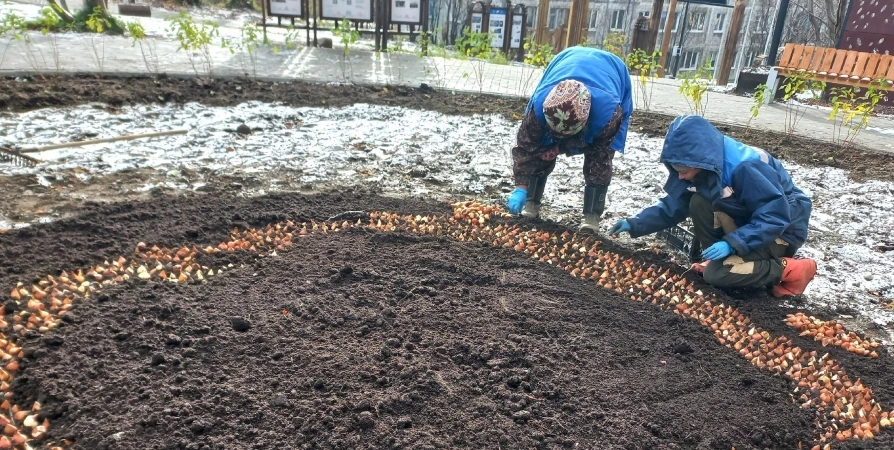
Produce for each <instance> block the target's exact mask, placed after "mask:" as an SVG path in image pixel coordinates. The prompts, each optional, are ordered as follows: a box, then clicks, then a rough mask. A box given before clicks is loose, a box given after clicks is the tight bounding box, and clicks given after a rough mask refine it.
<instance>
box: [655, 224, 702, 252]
mask: <svg viewBox="0 0 894 450" xmlns="http://www.w3.org/2000/svg"><path fill="white" fill-rule="evenodd" d="M658 236H659V237H660V238H662V239H664V240H665V241H667V243H668V244H670V245H671V246H672V247H674V248H676V249H677V250H680V251H681V252H683V253H686V254H687V255H689V259H691V260H692V261H698V260H700V259H701V246H700V245H699V244H698V240H696V239H695V235H694V234H692V232H691V231H689V230H687V229H685V228H683V227H681V226H679V225H674V226H672V227H670V228H665V229H663V230H661V231H659V232H658Z"/></svg>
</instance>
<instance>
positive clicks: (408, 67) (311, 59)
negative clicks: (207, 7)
mask: <svg viewBox="0 0 894 450" xmlns="http://www.w3.org/2000/svg"><path fill="white" fill-rule="evenodd" d="M35 1H36V0H35ZM38 9H39V8H38V7H37V6H34V5H31V4H25V3H18V4H16V3H12V4H5V5H0V15H2V14H6V12H7V11H16V12H17V13H19V14H22V15H29V14H36V12H37V10H38ZM113 10H114V8H113ZM171 14H172V13H171V12H169V11H155V12H153V15H154V17H152V18H141V19H137V18H131V17H125V18H124V19H125V20H140V21H141V23H143V24H144V26H145V28H146V30H147V35H149V38H148V39H147V40H146V41H145V42H143V44H142V51H141V46H140V45H139V44H137V45H135V44H134V43H133V42H132V41H131V40H130V39H128V38H125V37H114V36H91V35H84V34H75V33H63V34H55V35H50V36H43V35H41V34H40V33H32V34H31V35H30V42H20V41H15V40H9V39H3V40H2V41H0V75H7V76H9V75H23V74H33V73H35V72H38V73H41V74H43V75H52V74H54V73H86V72H90V73H95V72H103V73H104V74H106V75H113V74H120V75H126V74H146V73H167V74H168V75H173V76H195V75H201V76H207V75H209V74H211V75H214V76H246V75H247V76H254V77H257V78H260V79H270V80H303V81H313V82H352V83H357V84H377V85H408V86H418V85H419V84H421V83H427V84H428V85H430V86H433V87H437V88H440V89H446V90H451V91H457V92H481V93H490V94H498V95H509V96H528V95H530V93H531V92H532V91H533V89H534V87H535V86H536V84H537V81H538V80H539V77H540V74H541V71H540V70H538V69H533V68H530V67H525V66H521V65H497V64H490V63H486V62H483V61H462V60H459V59H452V58H447V59H445V58H438V57H427V58H420V57H419V56H417V55H415V54H413V53H409V52H408V53H376V52H373V51H371V50H369V45H368V43H363V42H361V43H358V44H357V45H356V46H355V48H353V49H352V50H351V51H350V54H349V55H348V56H347V57H344V56H343V54H342V51H341V50H339V49H324V48H314V47H299V48H298V49H291V50H287V49H284V48H283V44H284V42H285V33H286V31H285V30H283V29H278V28H271V29H270V32H269V33H270V38H271V40H273V42H275V43H278V44H279V46H280V51H279V52H274V51H273V49H272V48H269V47H265V48H262V49H259V50H258V51H257V55H256V57H255V58H254V61H252V58H250V57H249V56H248V55H247V54H245V53H244V52H239V51H236V52H235V53H231V52H230V51H229V50H228V49H224V48H220V46H219V45H213V46H211V47H209V49H208V53H207V55H204V56H203V55H201V54H198V53H194V54H190V53H187V52H184V51H178V50H177V48H178V46H179V43H178V42H177V41H175V40H174V39H172V37H171V36H172V35H171V33H169V32H166V31H165V27H166V26H167V22H165V21H164V20H163V17H167V16H170V15H171ZM217 22H218V23H219V24H220V25H221V29H220V32H221V35H222V36H225V37H227V38H230V39H231V40H232V41H234V42H236V41H238V40H239V29H238V25H236V24H238V23H239V22H238V21H234V20H232V19H230V18H223V19H219V20H217ZM300 36H301V39H300V42H301V43H302V44H303V42H304V35H303V33H302V34H301V35H300ZM336 45H337V43H336ZM57 55H58V57H57ZM97 55H98V57H97ZM57 60H58V63H57V62H56V61H57ZM679 83H680V82H679V81H677V80H670V79H661V80H656V81H655V83H654V86H653V92H652V94H651V102H650V103H651V104H650V110H652V111H656V112H660V113H666V114H683V113H688V112H689V111H690V108H689V106H688V104H687V102H686V99H685V98H684V97H683V96H682V95H681V94H679V92H678V89H679ZM634 85H635V86H636V83H634ZM641 100H642V99H641V98H640V94H639V93H638V92H637V108H639V109H643V102H642V101H641ZM751 105H752V101H751V99H750V98H745V97H739V96H735V95H729V94H723V93H719V92H710V93H709V94H708V105H707V112H706V114H705V115H706V117H707V118H709V119H711V120H713V121H719V122H726V123H731V124H737V125H745V124H746V123H748V119H749V118H750V117H751V112H750V108H751ZM827 116H828V109H820V108H810V109H807V110H806V112H805V114H804V116H803V118H802V119H801V120H800V123H799V124H798V125H797V128H796V129H797V134H799V135H802V136H809V137H812V138H817V139H821V140H826V141H831V139H832V132H833V123H832V122H831V121H829V120H828V119H827V118H826V117H827ZM785 123H786V108H785V107H784V106H783V105H779V104H773V105H769V106H766V107H764V108H763V109H762V110H761V111H760V114H759V115H758V117H757V118H756V119H754V120H753V121H752V122H751V126H752V127H754V128H758V129H766V130H775V131H784V130H785ZM856 142H857V143H858V144H859V145H862V146H865V147H869V148H874V149H879V150H885V151H891V152H894V118H890V117H874V118H872V120H871V121H870V124H869V128H868V129H867V130H865V131H863V132H862V133H861V134H860V135H859V136H858V137H857V139H856Z"/></svg>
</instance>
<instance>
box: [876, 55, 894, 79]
mask: <svg viewBox="0 0 894 450" xmlns="http://www.w3.org/2000/svg"><path fill="white" fill-rule="evenodd" d="M892 58H894V56H892ZM879 78H881V77H879ZM885 79H886V80H888V81H894V60H892V61H891V65H890V66H888V74H887V75H885Z"/></svg>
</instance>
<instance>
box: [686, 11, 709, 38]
mask: <svg viewBox="0 0 894 450" xmlns="http://www.w3.org/2000/svg"><path fill="white" fill-rule="evenodd" d="M705 16H706V14H705V13H703V12H695V13H692V14H691V15H690V16H689V29H691V30H692V31H693V32H695V33H701V32H702V31H705V18H706V17H705Z"/></svg>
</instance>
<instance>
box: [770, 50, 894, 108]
mask: <svg viewBox="0 0 894 450" xmlns="http://www.w3.org/2000/svg"><path fill="white" fill-rule="evenodd" d="M798 73H803V74H810V75H812V76H813V77H814V78H815V79H816V80H818V81H825V82H826V83H827V84H839V85H844V86H854V87H869V86H871V85H873V84H874V83H877V82H878V81H879V80H883V81H886V82H887V83H888V84H887V86H889V87H890V86H891V83H894V55H882V54H878V53H866V52H858V51H855V50H844V49H837V48H827V47H814V46H811V45H800V44H786V45H785V50H784V51H783V52H782V58H780V59H779V64H778V65H776V66H775V67H773V68H772V69H770V75H769V76H768V77H767V86H768V87H772V88H773V90H771V91H770V92H776V88H777V87H778V86H777V84H778V82H779V80H778V77H780V76H782V77H785V76H788V75H792V74H798ZM767 97H768V98H767V103H769V102H771V101H772V96H767Z"/></svg>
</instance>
